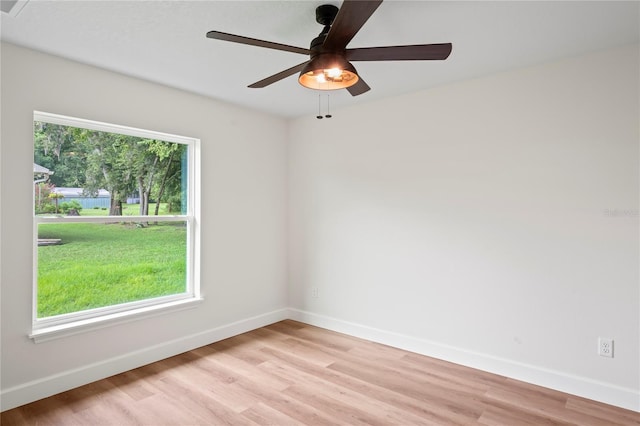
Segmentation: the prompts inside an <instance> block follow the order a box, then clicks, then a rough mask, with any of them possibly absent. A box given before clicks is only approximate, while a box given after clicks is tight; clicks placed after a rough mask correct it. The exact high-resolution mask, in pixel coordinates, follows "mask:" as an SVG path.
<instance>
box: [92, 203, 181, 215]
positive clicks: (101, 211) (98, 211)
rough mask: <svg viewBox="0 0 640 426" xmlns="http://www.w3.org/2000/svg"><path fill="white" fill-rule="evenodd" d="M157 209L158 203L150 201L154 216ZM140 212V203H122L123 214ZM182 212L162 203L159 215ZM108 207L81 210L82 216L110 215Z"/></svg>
mask: <svg viewBox="0 0 640 426" xmlns="http://www.w3.org/2000/svg"><path fill="white" fill-rule="evenodd" d="M155 211H156V203H149V214H150V215H152V216H153V214H154V213H155ZM139 214H140V204H122V216H137V215H139ZM173 214H180V212H168V211H167V203H160V209H159V210H158V215H159V216H166V215H173ZM108 215H109V209H107V208H87V209H82V210H80V216H108Z"/></svg>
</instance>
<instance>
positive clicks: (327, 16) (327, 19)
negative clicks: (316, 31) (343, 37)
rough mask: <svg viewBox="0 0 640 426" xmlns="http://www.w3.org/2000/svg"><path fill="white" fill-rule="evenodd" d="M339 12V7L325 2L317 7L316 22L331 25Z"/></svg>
mask: <svg viewBox="0 0 640 426" xmlns="http://www.w3.org/2000/svg"><path fill="white" fill-rule="evenodd" d="M337 14H338V8H337V7H336V6H334V5H332V4H323V5H322V6H318V7H317V8H316V22H317V23H318V24H320V25H324V26H325V27H326V26H328V25H329V26H330V25H331V24H333V20H334V19H335V18H336V15H337Z"/></svg>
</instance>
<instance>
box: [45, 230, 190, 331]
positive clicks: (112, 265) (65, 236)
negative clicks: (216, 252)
mask: <svg viewBox="0 0 640 426" xmlns="http://www.w3.org/2000/svg"><path fill="white" fill-rule="evenodd" d="M153 223H155V222H150V224H149V225H148V226H140V225H137V224H135V223H122V222H118V223H111V224H103V223H64V224H57V223H56V224H53V223H47V224H39V225H38V238H59V239H61V242H62V244H60V245H52V246H42V247H38V318H44V317H50V316H54V315H60V314H65V313H70V312H77V311H83V310H86V309H92V308H99V307H104V306H110V305H115V304H120V303H126V302H132V301H137V300H144V299H148V298H152V297H158V296H165V295H170V294H178V293H183V292H185V290H186V256H187V254H186V246H187V244H186V225H185V223H184V222H158V224H157V225H154V224H153Z"/></svg>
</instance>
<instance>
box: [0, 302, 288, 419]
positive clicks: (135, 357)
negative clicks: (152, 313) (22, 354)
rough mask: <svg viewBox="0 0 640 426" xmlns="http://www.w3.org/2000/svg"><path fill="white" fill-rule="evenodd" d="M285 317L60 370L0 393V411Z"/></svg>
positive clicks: (284, 314) (284, 313) (274, 315)
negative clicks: (57, 372) (60, 371)
mask: <svg viewBox="0 0 640 426" xmlns="http://www.w3.org/2000/svg"><path fill="white" fill-rule="evenodd" d="M288 317H289V310H288V309H280V310H277V311H273V312H268V313H266V314H262V315H258V316H255V317H252V318H247V319H244V320H241V321H236V322H233V323H231V324H226V325H222V326H220V327H216V328H212V329H210V330H206V331H203V332H200V333H195V334H191V335H189V336H184V337H181V338H179V339H175V340H171V341H168V342H164V343H161V344H159V345H155V346H151V347H148V348H144V349H142V350H138V351H135V352H130V353H127V354H124V355H120V356H118V357H115V358H110V359H106V360H104V361H101V362H98V363H95V364H90V365H86V366H83V367H80V368H77V369H73V370H68V371H64V372H62V373H59V374H55V375H53V376H49V377H44V378H42V379H38V380H34V381H32V382H28V383H24V384H21V385H18V386H15V387H12V388H9V389H4V390H2V392H0V411H5V410H9V409H11V408H15V407H18V406H20V405H24V404H28V403H30V402H33V401H37V400H39V399H42V398H46V397H48V396H51V395H55V394H57V393H60V392H64V391H67V390H69V389H73V388H76V387H78V386H82V385H86V384H87V383H91V382H95V381H96V380H100V379H104V378H106V377H110V376H113V375H115V374H119V373H122V372H125V371H129V370H132V369H134V368H138V367H141V366H143V365H147V364H150V363H152V362H156V361H160V360H162V359H165V358H168V357H171V356H174V355H177V354H180V353H183V352H187V351H190V350H192V349H196V348H199V347H202V346H205V345H209V344H211V343H214V342H217V341H220V340H223V339H227V338H229V337H233V336H236V335H238V334H241V333H245V332H247V331H251V330H255V329H256V328H260V327H264V326H266V325H269V324H273V323H275V322H278V321H282V320H284V319H287V318H288Z"/></svg>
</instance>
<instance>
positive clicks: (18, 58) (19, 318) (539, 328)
mask: <svg viewBox="0 0 640 426" xmlns="http://www.w3.org/2000/svg"><path fill="white" fill-rule="evenodd" d="M1 55H2V56H1V59H2V76H1V77H2V105H1V107H2V111H1V113H2V115H1V118H2V123H1V124H2V132H1V136H2V139H1V144H0V154H1V156H0V160H1V161H0V173H1V174H0V178H1V179H0V193H1V194H2V205H1V210H0V214H1V216H2V223H1V227H0V232H1V234H2V239H1V244H0V253H1V254H0V256H1V257H0V262H1V264H0V267H1V273H0V279H1V296H2V302H1V303H2V304H1V308H2V312H1V322H2V324H1V331H2V340H1V345H2V347H1V350H2V353H1V355H2V368H1V373H2V377H1V384H2V385H1V388H2V394H1V395H0V396H1V397H2V409H7V408H10V407H12V406H15V405H17V404H21V403H25V402H28V401H30V400H33V399H36V398H40V397H43V396H46V395H48V394H52V393H55V392H58V391H61V390H64V389H67V388H71V387H74V386H77V385H79V384H82V383H86V382H88V381H92V380H95V379H98V378H100V377H103V376H105V375H109V374H113V373H116V372H119V371H124V370H126V369H129V368H132V367H134V366H136V365H141V364H144V363H147V362H150V361H152V360H154V359H159V358H162V357H164V356H169V355H172V354H174V353H176V352H179V351H181V350H186V349H188V348H189V347H193V346H198V345H201V344H206V343H208V342H211V341H214V340H217V339H220V338H223V337H226V336H228V335H233V334H236V333H239V332H242V331H244V330H246V329H251V328H253V327H258V326H260V325H262V324H265V323H268V322H271V321H276V320H278V319H282V318H284V317H286V316H288V315H290V314H292V316H293V317H294V318H298V319H303V320H305V321H307V322H309V323H315V324H318V325H322V326H326V327H328V328H334V329H337V330H340V331H346V332H349V333H351V334H354V335H361V336H363V337H368V338H371V339H373V340H378V341H383V342H387V343H391V344H394V345H396V346H400V347H406V348H409V349H412V350H416V351H418V352H422V353H427V354H432V355H435V356H439V357H442V358H446V359H450V360H453V361H456V362H460V363H463V364H468V365H473V366H476V367H479V368H484V369H486V370H490V371H496V372H499V373H502V374H505V375H508V376H511V377H516V378H522V379H525V380H528V381H530V382H537V383H541V384H543V385H545V386H550V387H554V388H557V389H561V390H566V391H569V392H573V393H576V394H582V395H585V396H588V397H591V398H596V399H600V400H602V401H605V402H610V403H614V404H617V405H621V406H626V407H629V408H634V409H636V410H640V402H639V392H638V389H639V387H640V384H639V383H638V380H639V379H638V377H639V375H640V371H639V370H638V358H639V357H640V350H639V346H640V344H639V335H640V329H639V322H640V321H639V320H640V318H639V312H640V306H639V303H640V302H639V298H640V294H639V289H638V282H639V272H638V271H639V267H638V266H639V265H638V256H639V254H640V253H639V247H638V243H639V238H638V232H639V225H638V220H639V218H638V193H639V183H638V168H639V165H638V139H639V134H638V133H639V130H638V127H639V125H638V120H639V119H638V116H639V107H638V91H639V88H638V74H639V69H638V46H632V47H629V48H626V49H615V50H611V51H606V52H602V53H597V54H592V55H588V56H584V57H579V58H574V59H570V60H566V61H562V62H558V63H553V64H547V65H543V66H539V67H535V68H529V69H523V70H519V71H514V72H509V73H504V74H500V75H495V76H490V77H486V78H481V79H477V80H473V81H467V82H463V83H459V84H453V85H449V86H446V87H441V88H438V89H434V90H429V91H425V92H421V93H416V94H412V95H407V96H401V97H397V98H394V99H390V100H386V101H381V102H375V103H371V104H368V105H360V106H358V107H357V108H352V109H344V110H341V111H334V118H332V119H331V120H315V119H313V118H307V117H305V118H300V119H297V120H293V121H291V122H289V123H286V122H284V121H283V120H280V119H277V118H273V117H270V116H268V115H264V114H260V113H256V112H251V111H247V110H243V109H240V108H236V107H234V106H232V105H228V104H222V103H219V102H215V101H212V100H210V99H206V98H203V97H199V96H196V95H192V94H187V93H185V92H181V91H178V90H174V89H170V88H166V87H163V86H159V85H156V84H152V83H148V82H144V81H141V80H136V79H133V78H129V77H125V76H121V75H118V74H114V73H111V72H108V71H104V70H99V69H96V68H92V67H89V66H85V65H80V64H77V63H73V62H70V61H66V60H62V59H59V58H55V57H52V56H48V55H44V54H41V53H37V52H33V51H30V50H26V49H22V48H18V47H15V46H12V45H7V44H3V45H2V51H1ZM33 110H41V111H48V112H53V113H58V114H65V115H71V116H77V117H83V118H88V119H95V120H100V121H106V122H112V123H117V124H123V125H129V126H133V127H140V128H147V129H152V130H158V131H163V132H167V133H175V134H182V135H185V136H192V137H198V138H201V139H202V166H203V170H202V182H203V190H202V217H203V224H202V231H203V234H202V235H203V241H202V257H203V265H202V278H203V293H204V296H205V302H204V303H203V304H202V305H200V307H198V308H196V309H192V310H187V311H182V312H178V313H173V314H169V315H163V316H158V317H155V318H151V319H145V320H140V321H135V322H131V323H128V324H126V325H119V326H113V327H109V328H104V329H101V330H97V331H94V332H91V333H85V334H79V335H74V336H69V337H66V338H62V339H58V340H53V341H48V342H44V343H40V344H34V343H33V342H32V341H31V340H29V339H28V338H27V334H28V333H29V331H30V322H31V315H30V309H31V282H32V265H31V253H32V228H31V226H32V225H31V208H32V206H31V203H32V200H31V183H30V182H31V179H32V164H31V163H32V158H33V152H32V113H33ZM287 140H288V141H289V145H288V148H287ZM287 149H288V151H287ZM287 174H288V176H287ZM287 182H288V191H289V194H288V196H289V202H288V210H287V208H286V206H287ZM8 200H9V201H8ZM287 216H288V219H287ZM287 220H288V221H289V227H287V226H286V223H287ZM287 233H289V257H288V262H287V247H286V246H287V241H286V238H287V237H286V236H287ZM287 263H288V265H289V270H288V274H289V276H288V277H287V267H286V265H287ZM287 282H288V283H289V287H288V288H289V291H288V294H287ZM314 289H317V290H318V297H315V298H314V297H313V290H314ZM288 297H289V298H290V300H288V299H287V298H288ZM287 306H291V307H293V308H294V309H293V310H287V309H286V307H287ZM598 336H606V337H612V338H614V339H615V342H616V346H615V349H616V356H615V358H613V359H607V358H602V357H598V356H597V355H596V339H597V337H598Z"/></svg>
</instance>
